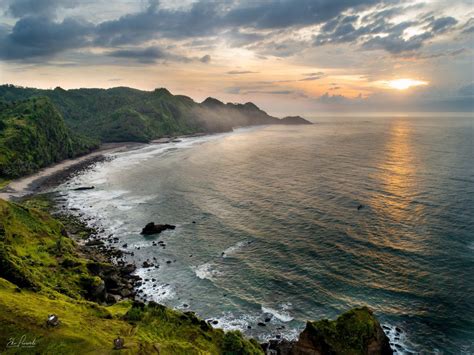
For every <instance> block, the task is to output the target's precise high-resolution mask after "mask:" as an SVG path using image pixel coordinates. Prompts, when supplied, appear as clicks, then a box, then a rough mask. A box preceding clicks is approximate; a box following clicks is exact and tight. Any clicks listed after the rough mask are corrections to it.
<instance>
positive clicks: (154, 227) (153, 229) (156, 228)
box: [141, 222, 176, 235]
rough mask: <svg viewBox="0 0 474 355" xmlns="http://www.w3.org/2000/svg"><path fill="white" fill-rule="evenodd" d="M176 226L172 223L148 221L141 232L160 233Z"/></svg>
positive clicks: (147, 233)
mask: <svg viewBox="0 0 474 355" xmlns="http://www.w3.org/2000/svg"><path fill="white" fill-rule="evenodd" d="M175 228H176V226H173V225H171V224H155V223H153V222H150V223H148V224H147V225H146V226H145V228H143V229H142V233H141V234H145V235H149V234H158V233H161V232H163V231H164V230H167V229H175Z"/></svg>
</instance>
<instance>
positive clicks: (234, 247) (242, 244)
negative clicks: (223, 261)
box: [222, 241, 251, 258]
mask: <svg viewBox="0 0 474 355" xmlns="http://www.w3.org/2000/svg"><path fill="white" fill-rule="evenodd" d="M250 243H251V242H250V241H241V242H238V243H237V244H235V245H232V246H231V247H228V248H227V249H226V250H224V251H223V252H222V257H223V258H227V257H228V256H231V255H233V254H235V253H236V252H238V251H239V250H240V249H242V248H243V247H245V246H246V245H249V244H250Z"/></svg>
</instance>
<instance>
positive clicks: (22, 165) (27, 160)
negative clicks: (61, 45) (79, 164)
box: [0, 98, 98, 179]
mask: <svg viewBox="0 0 474 355" xmlns="http://www.w3.org/2000/svg"><path fill="white" fill-rule="evenodd" d="M97 146H98V143H97V142H96V141H94V140H91V139H86V138H83V137H79V136H77V135H75V134H73V133H72V132H71V131H70V130H69V129H68V128H67V127H66V125H65V123H64V120H63V118H62V117H61V115H60V113H59V112H58V111H57V110H56V108H55V107H54V105H53V104H52V102H51V101H50V100H49V99H48V98H32V99H26V100H22V101H16V102H0V178H3V179H5V178H15V177H19V176H22V175H26V174H29V173H32V172H34V171H36V170H38V169H39V168H42V167H45V166H47V165H49V164H51V163H54V162H58V161H60V160H63V159H66V158H72V157H75V156H77V155H80V154H84V153H87V152H88V151H90V150H91V149H92V148H95V147H97Z"/></svg>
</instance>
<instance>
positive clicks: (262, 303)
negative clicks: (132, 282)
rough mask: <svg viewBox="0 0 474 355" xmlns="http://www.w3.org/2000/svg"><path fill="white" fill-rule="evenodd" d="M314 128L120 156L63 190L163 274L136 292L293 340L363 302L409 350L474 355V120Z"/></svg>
mask: <svg viewBox="0 0 474 355" xmlns="http://www.w3.org/2000/svg"><path fill="white" fill-rule="evenodd" d="M314 121H315V124H313V125H311V126H261V127H252V128H242V129H237V130H235V131H234V132H232V133H224V134H216V135H209V136H203V137H194V138H184V139H181V141H179V142H174V143H168V144H150V145H146V146H143V147H139V148H136V149H133V150H129V151H126V152H121V153H115V154H113V155H111V159H110V160H109V161H106V162H103V163H99V164H97V165H96V166H94V167H93V168H92V169H90V170H88V171H86V172H85V173H82V174H80V175H78V176H76V177H74V178H72V179H71V180H69V181H67V182H65V183H64V184H62V185H61V186H59V187H58V188H57V191H58V193H59V194H60V195H61V196H64V197H66V199H67V207H68V208H70V209H71V208H72V209H79V211H76V212H75V213H79V214H81V215H82V216H83V217H86V218H92V219H93V220H94V221H95V222H94V223H97V224H99V225H100V226H101V227H103V228H104V230H105V232H104V233H105V235H109V234H113V235H114V237H118V238H119V239H120V242H119V243H116V244H114V245H115V246H117V247H119V248H121V249H123V250H124V251H127V252H133V254H134V256H131V255H129V256H128V260H130V261H133V262H135V263H136V264H137V266H141V265H142V263H143V262H144V261H146V260H147V259H148V260H149V261H150V262H151V263H153V264H155V265H156V266H158V267H153V268H140V269H139V270H138V274H139V275H140V276H142V277H143V279H145V280H148V281H145V282H144V284H143V285H142V286H141V290H142V291H141V293H140V294H141V295H145V296H144V297H146V299H149V300H155V301H157V302H159V303H162V304H165V305H168V306H171V307H174V308H177V309H183V310H192V311H195V312H196V313H197V314H198V315H199V316H201V317H203V318H205V319H212V320H213V321H217V324H215V325H214V326H215V327H221V328H223V329H240V330H241V331H242V332H244V333H245V334H246V335H248V336H252V337H257V338H259V339H261V340H265V339H271V338H275V337H285V338H295V337H297V335H298V333H299V332H300V331H301V330H302V329H303V328H304V326H305V322H306V320H312V319H320V318H323V317H326V318H334V317H336V316H337V315H338V314H340V313H341V312H343V311H346V310H348V309H350V308H351V307H356V306H361V305H367V306H369V307H370V308H372V309H373V310H374V312H375V314H376V315H377V317H378V318H379V319H380V321H381V323H382V324H383V325H384V330H385V331H386V332H387V333H388V334H389V336H390V339H391V343H392V347H393V348H394V349H395V350H397V351H398V352H399V353H409V352H413V353H418V352H421V353H445V354H462V353H474V296H473V295H474V118H473V117H472V115H471V116H470V117H469V116H455V115H449V114H446V115H433V116H429V115H425V116H421V117H420V116H416V115H393V116H384V117H378V116H376V115H371V116H366V117H350V116H346V117H320V118H317V119H314ZM84 185H93V186H95V189H93V190H85V191H74V190H73V187H77V186H84ZM151 221H154V222H155V223H169V224H174V225H176V229H175V230H168V231H165V232H163V233H161V234H160V235H155V236H143V235H140V231H141V229H142V228H143V227H144V226H145V224H147V223H148V222H151ZM91 223H92V222H91ZM159 241H162V243H160V244H158V242H159ZM125 243H126V244H127V247H126V248H125V247H123V245H124V244H125ZM214 323H216V322H214ZM258 323H263V324H265V326H262V324H261V325H258Z"/></svg>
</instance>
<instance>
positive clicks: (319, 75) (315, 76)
mask: <svg viewBox="0 0 474 355" xmlns="http://www.w3.org/2000/svg"><path fill="white" fill-rule="evenodd" d="M303 75H305V76H306V78H303V79H300V80H298V81H314V80H319V79H321V78H323V77H324V73H323V72H321V71H320V72H316V73H307V74H303Z"/></svg>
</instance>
